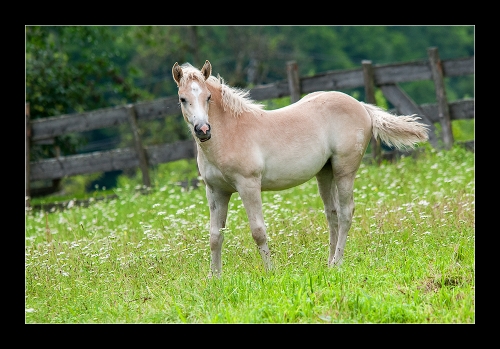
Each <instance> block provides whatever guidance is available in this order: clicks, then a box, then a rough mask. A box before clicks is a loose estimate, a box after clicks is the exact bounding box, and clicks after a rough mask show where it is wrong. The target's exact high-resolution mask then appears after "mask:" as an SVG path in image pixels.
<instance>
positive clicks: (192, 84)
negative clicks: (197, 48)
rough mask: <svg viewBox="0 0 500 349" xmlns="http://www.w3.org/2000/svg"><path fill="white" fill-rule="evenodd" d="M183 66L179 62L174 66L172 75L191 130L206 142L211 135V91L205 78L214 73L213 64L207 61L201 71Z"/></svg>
mask: <svg viewBox="0 0 500 349" xmlns="http://www.w3.org/2000/svg"><path fill="white" fill-rule="evenodd" d="M183 67H184V70H183ZM183 67H181V66H179V64H178V63H177V62H175V64H174V66H173V67H172V75H173V77H174V80H175V82H176V83H177V87H178V88H179V89H178V94H179V102H180V105H181V110H182V115H183V116H184V120H186V122H187V123H188V125H189V127H190V128H191V132H192V133H193V134H194V135H196V137H198V139H199V140H200V142H205V141H208V140H209V139H210V137H211V134H210V124H209V123H208V107H209V102H210V98H211V93H210V91H209V90H208V88H207V86H206V84H205V80H206V79H208V77H209V76H210V74H211V73H212V65H211V64H210V62H209V61H206V62H205V64H204V65H203V68H201V71H198V70H196V69H193V68H192V67H191V66H189V65H187V66H183ZM200 73H201V74H200Z"/></svg>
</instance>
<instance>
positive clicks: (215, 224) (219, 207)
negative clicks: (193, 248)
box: [206, 185, 231, 277]
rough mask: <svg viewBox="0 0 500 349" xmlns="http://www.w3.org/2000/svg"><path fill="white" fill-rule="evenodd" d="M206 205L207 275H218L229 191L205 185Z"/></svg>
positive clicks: (220, 268)
mask: <svg viewBox="0 0 500 349" xmlns="http://www.w3.org/2000/svg"><path fill="white" fill-rule="evenodd" d="M206 192H207V200H208V206H209V208H210V251H211V260H210V274H209V277H212V276H215V277H219V276H220V275H221V273H222V259H221V253H222V242H223V241H224V232H223V229H224V228H225V227H226V219H227V207H228V203H229V199H230V198H231V193H227V192H224V191H221V190H218V189H215V188H213V187H211V186H209V185H207V186H206Z"/></svg>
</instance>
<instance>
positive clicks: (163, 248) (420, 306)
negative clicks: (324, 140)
mask: <svg viewBox="0 0 500 349" xmlns="http://www.w3.org/2000/svg"><path fill="white" fill-rule="evenodd" d="M153 182H154V187H153V189H152V190H151V191H150V192H149V193H148V194H147V195H145V194H141V192H140V191H138V190H137V189H136V187H137V186H138V184H137V180H136V179H134V180H131V181H128V182H127V180H126V179H123V180H122V181H121V182H120V186H119V188H118V189H116V190H115V191H114V192H115V194H117V196H118V197H117V198H115V199H111V200H108V201H99V202H95V203H94V204H92V205H91V206H89V207H86V208H85V207H79V206H78V205H76V206H74V207H72V208H70V209H66V210H64V211H60V210H57V209H56V210H53V212H48V213H47V212H44V211H43V210H30V211H27V212H26V227H25V238H26V240H25V309H26V310H25V322H26V323H474V322H475V233H474V232H475V228H474V216H475V213H474V212H475V176H474V154H473V153H471V152H467V151H465V150H464V149H462V148H460V147H458V146H456V147H454V148H453V149H452V150H450V151H442V152H436V151H434V150H432V149H430V148H426V149H425V152H423V153H420V154H419V156H418V157H417V158H416V159H414V158H412V157H403V158H402V159H400V160H399V161H398V162H396V163H383V164H382V165H381V166H372V165H367V164H362V166H361V168H360V169H359V171H358V174H357V179H356V182H355V193H354V195H355V203H356V210H355V213H354V220H353V224H352V227H351V230H350V233H349V237H348V240H347V244H346V250H345V254H344V263H343V264H342V265H341V266H340V267H337V268H328V267H327V258H328V232H327V231H328V228H327V224H326V220H325V217H324V214H323V206H322V203H321V199H320V198H319V195H318V192H317V186H316V182H315V180H314V179H313V180H311V181H309V182H307V183H305V184H303V185H301V186H299V187H296V188H292V189H289V190H285V191H281V192H265V193H263V194H262V196H263V203H264V216H265V220H266V224H267V227H268V236H269V247H270V249H271V252H272V254H273V258H274V260H273V261H274V264H275V267H276V268H275V269H274V270H273V271H271V272H265V271H264V269H263V264H262V261H261V259H260V256H259V253H258V251H257V249H256V247H255V243H254V241H253V240H252V237H251V233H250V230H249V227H248V221H247V218H246V215H245V212H244V209H243V206H242V202H241V200H240V198H239V196H238V195H237V194H234V195H233V197H232V198H231V201H230V207H229V216H228V224H227V228H226V230H225V240H224V245H223V250H222V260H223V275H222V277H221V278H220V279H209V278H207V275H208V272H209V267H210V248H209V243H208V238H209V233H208V227H209V211H208V207H207V204H206V198H205V190H204V187H203V186H201V187H200V188H198V189H194V190H185V189H183V188H182V187H180V186H178V185H176V184H174V183H173V182H172V181H171V177H170V176H169V175H168V171H166V172H162V171H157V172H155V173H154V178H153Z"/></svg>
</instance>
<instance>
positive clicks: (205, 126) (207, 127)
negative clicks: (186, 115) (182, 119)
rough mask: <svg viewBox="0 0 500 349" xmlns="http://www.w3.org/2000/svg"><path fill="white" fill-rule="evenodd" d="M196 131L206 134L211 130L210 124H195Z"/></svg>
mask: <svg viewBox="0 0 500 349" xmlns="http://www.w3.org/2000/svg"><path fill="white" fill-rule="evenodd" d="M194 131H195V132H196V133H198V134H200V133H203V134H206V133H207V132H209V131H210V124H203V125H201V127H200V126H199V125H195V126H194Z"/></svg>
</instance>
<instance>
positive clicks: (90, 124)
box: [31, 105, 128, 141]
mask: <svg viewBox="0 0 500 349" xmlns="http://www.w3.org/2000/svg"><path fill="white" fill-rule="evenodd" d="M127 121H128V110H127V106H126V105H124V106H119V107H113V108H104V109H98V110H94V111H90V112H86V113H76V114H67V115H61V116H53V117H49V118H43V119H36V120H32V122H31V127H32V132H33V133H32V137H33V138H32V140H34V141H36V140H39V139H44V138H52V137H55V136H60V135H63V134H67V133H71V132H84V131H89V130H95V129H99V128H104V127H111V126H117V125H119V124H121V123H124V122H127Z"/></svg>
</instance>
